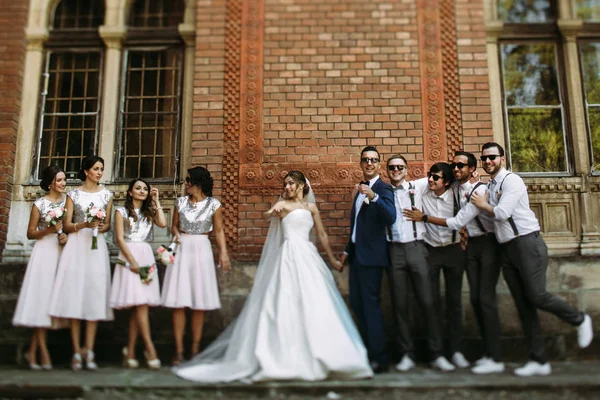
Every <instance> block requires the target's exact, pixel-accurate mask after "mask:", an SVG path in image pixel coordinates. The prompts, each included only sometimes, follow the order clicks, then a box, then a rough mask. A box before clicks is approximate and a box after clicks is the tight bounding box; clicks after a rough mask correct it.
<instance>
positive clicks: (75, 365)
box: [71, 353, 83, 371]
mask: <svg viewBox="0 0 600 400" xmlns="http://www.w3.org/2000/svg"><path fill="white" fill-rule="evenodd" d="M82 368H83V361H82V360H81V354H79V353H75V354H73V358H71V369H72V370H73V371H81V369H82Z"/></svg>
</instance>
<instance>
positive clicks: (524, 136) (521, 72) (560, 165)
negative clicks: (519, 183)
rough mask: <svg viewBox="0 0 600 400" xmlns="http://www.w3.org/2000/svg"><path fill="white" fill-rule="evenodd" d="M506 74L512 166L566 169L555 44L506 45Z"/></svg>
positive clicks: (528, 169)
mask: <svg viewBox="0 0 600 400" xmlns="http://www.w3.org/2000/svg"><path fill="white" fill-rule="evenodd" d="M501 52H502V73H503V83H504V104H505V112H506V115H505V117H506V122H507V130H508V133H509V146H510V160H511V167H512V169H513V170H514V171H515V172H565V171H566V170H567V163H566V146H565V136H564V129H563V121H564V116H563V104H562V101H561V97H560V90H559V84H558V67H557V63H556V47H555V45H554V44H551V43H537V44H514V43H510V44H504V45H503V46H502V48H501Z"/></svg>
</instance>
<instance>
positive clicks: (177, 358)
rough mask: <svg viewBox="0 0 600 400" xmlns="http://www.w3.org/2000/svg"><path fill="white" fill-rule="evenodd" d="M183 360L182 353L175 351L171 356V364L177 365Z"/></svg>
mask: <svg viewBox="0 0 600 400" xmlns="http://www.w3.org/2000/svg"><path fill="white" fill-rule="evenodd" d="M182 362H183V353H175V355H174V356H173V361H171V365H172V366H174V367H175V366H177V365H179V364H181V363H182Z"/></svg>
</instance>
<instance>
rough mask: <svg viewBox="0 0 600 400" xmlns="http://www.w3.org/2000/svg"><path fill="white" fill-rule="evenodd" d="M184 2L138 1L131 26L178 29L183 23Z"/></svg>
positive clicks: (134, 7)
mask: <svg viewBox="0 0 600 400" xmlns="http://www.w3.org/2000/svg"><path fill="white" fill-rule="evenodd" d="M183 12H184V2H183V1H182V0H137V1H136V2H135V5H134V6H133V10H132V13H131V21H130V25H131V26H135V27H138V28H166V27H176V26H177V25H178V24H180V23H181V22H183Z"/></svg>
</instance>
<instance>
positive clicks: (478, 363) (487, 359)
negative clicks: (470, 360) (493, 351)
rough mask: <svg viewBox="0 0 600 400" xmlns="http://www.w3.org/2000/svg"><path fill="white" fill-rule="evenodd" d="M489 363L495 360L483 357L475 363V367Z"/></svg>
mask: <svg viewBox="0 0 600 400" xmlns="http://www.w3.org/2000/svg"><path fill="white" fill-rule="evenodd" d="M488 361H493V360H492V359H491V358H489V357H488V356H483V357H481V358H480V359H479V360H477V361H475V365H481V364H485V363H486V362H488Z"/></svg>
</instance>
